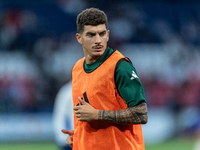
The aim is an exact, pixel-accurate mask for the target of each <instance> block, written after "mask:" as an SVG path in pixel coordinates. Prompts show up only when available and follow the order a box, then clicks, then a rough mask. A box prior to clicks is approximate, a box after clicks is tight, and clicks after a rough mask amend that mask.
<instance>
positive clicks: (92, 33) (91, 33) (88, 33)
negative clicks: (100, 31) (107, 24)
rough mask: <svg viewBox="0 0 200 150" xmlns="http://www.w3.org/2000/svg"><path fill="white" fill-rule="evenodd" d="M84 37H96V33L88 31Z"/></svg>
mask: <svg viewBox="0 0 200 150" xmlns="http://www.w3.org/2000/svg"><path fill="white" fill-rule="evenodd" d="M86 35H96V33H94V32H90V31H89V32H87V33H86Z"/></svg>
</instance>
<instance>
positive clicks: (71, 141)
mask: <svg viewBox="0 0 200 150" xmlns="http://www.w3.org/2000/svg"><path fill="white" fill-rule="evenodd" d="M77 30H78V33H77V34H76V37H77V40H78V42H79V43H80V44H81V45H82V47H83V52H84V56H85V57H84V58H82V59H80V60H79V61H78V62H77V63H76V64H75V65H74V67H73V69H72V95H73V105H74V131H73V130H70V131H68V130H64V129H63V130H62V132H63V133H65V134H69V136H68V137H67V139H66V140H67V144H68V145H70V146H71V147H73V150H90V149H95V150H144V149H145V148H144V140H143V133H142V126H141V124H146V123H147V120H148V115H147V106H146V100H145V94H144V90H143V87H142V84H141V82H140V80H139V78H138V75H137V73H136V70H135V68H134V67H133V65H132V63H131V62H130V60H129V59H128V58H125V57H124V56H123V55H122V54H121V53H120V52H119V51H117V50H116V51H114V50H112V49H111V48H109V47H107V42H108V39H109V30H108V25H107V16H106V14H105V13H104V12H103V11H101V10H99V9H96V8H90V9H86V10H84V11H83V12H81V13H80V14H79V15H78V17H77Z"/></svg>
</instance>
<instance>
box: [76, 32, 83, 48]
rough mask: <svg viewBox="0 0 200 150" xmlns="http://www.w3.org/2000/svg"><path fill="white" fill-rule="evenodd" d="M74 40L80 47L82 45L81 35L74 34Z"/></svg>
mask: <svg viewBox="0 0 200 150" xmlns="http://www.w3.org/2000/svg"><path fill="white" fill-rule="evenodd" d="M76 39H77V41H78V42H79V43H80V44H81V45H82V44H83V43H82V38H81V34H79V33H76Z"/></svg>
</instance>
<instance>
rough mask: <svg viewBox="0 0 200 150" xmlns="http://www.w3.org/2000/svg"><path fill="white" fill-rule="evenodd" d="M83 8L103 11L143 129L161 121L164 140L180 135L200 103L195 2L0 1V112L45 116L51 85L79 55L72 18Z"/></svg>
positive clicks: (199, 19) (67, 74) (64, 77)
mask: <svg viewBox="0 0 200 150" xmlns="http://www.w3.org/2000/svg"><path fill="white" fill-rule="evenodd" d="M88 7H98V8H100V9H102V10H104V11H105V12H106V14H107V15H108V25H109V30H110V40H109V43H108V46H109V47H111V48H113V49H118V50H119V51H121V52H122V53H123V54H124V55H125V56H127V57H129V58H130V59H131V61H132V62H133V64H134V66H135V68H136V69H137V71H138V74H139V76H140V79H141V82H142V84H143V86H144V90H145V93H146V98H147V102H148V107H149V110H150V111H149V112H150V114H149V116H150V118H152V119H150V120H149V124H150V125H149V126H151V127H154V126H155V124H156V123H157V125H159V123H161V126H159V127H163V128H159V129H160V131H159V132H162V131H166V128H170V129H171V130H170V131H171V132H168V135H169V136H168V137H170V136H172V135H173V136H174V135H176V134H182V133H187V131H189V129H190V128H191V127H192V126H194V123H196V121H197V119H196V118H198V117H197V116H199V106H200V3H199V2H198V1H187V0H184V1H167V0H165V1H164V0H163V1H153V0H151V1H135V2H133V1H130V0H123V1H122V0H117V1H113V0H101V1H97V0H96V1H92V0H34V1H31V0H29V1H28V0H1V1H0V114H3V115H8V114H10V115H12V114H23V113H31V114H34V113H35V114H37V113H44V114H49V113H50V114H51V113H52V111H53V105H54V101H55V97H56V94H57V93H58V90H59V89H60V87H61V86H62V85H64V84H65V83H67V82H68V81H70V79H71V69H72V67H73V65H74V63H75V62H76V61H77V60H78V59H79V58H81V57H82V56H83V53H82V48H81V46H80V45H79V44H78V43H77V41H76V37H75V34H76V16H77V15H78V14H79V13H80V12H81V11H82V10H83V9H85V8H88ZM163 113H166V116H167V118H170V121H169V120H168V122H171V125H170V124H168V123H167V120H166V119H165V118H163V116H161V115H160V114H163ZM156 116H157V118H156ZM4 118H5V117H4ZM156 119H158V120H156ZM151 120H154V122H152V121H151ZM165 122H166V123H165ZM154 123H155V124H154ZM163 123H165V125H166V126H165V127H164V126H162V124H163ZM167 125H168V126H167ZM175 126H177V128H176V129H175ZM144 128H145V127H144ZM146 130H147V131H149V132H150V130H149V128H148V129H145V131H146ZM152 131H153V130H152ZM146 133H148V132H146ZM162 133H163V132H162ZM170 133H171V134H170ZM150 134H152V133H149V134H148V135H150ZM155 135H156V134H155ZM158 137H160V135H158ZM160 140H161V138H160ZM158 141H159V139H158Z"/></svg>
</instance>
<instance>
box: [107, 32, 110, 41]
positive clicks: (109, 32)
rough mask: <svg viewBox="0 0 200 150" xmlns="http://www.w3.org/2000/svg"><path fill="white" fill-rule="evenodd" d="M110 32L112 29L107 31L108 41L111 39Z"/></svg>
mask: <svg viewBox="0 0 200 150" xmlns="http://www.w3.org/2000/svg"><path fill="white" fill-rule="evenodd" d="M109 34H110V30H108V31H107V42H108V40H109Z"/></svg>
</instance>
